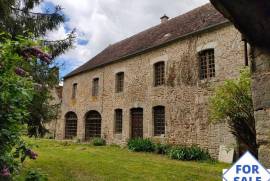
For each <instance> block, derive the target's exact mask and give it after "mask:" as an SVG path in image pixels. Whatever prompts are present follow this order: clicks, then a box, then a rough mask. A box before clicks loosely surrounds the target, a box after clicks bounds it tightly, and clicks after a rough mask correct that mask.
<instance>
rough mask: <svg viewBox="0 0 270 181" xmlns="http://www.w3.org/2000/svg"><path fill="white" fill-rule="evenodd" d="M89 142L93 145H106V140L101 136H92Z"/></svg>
mask: <svg viewBox="0 0 270 181" xmlns="http://www.w3.org/2000/svg"><path fill="white" fill-rule="evenodd" d="M91 144H92V145H94V146H105V145H106V141H105V140H104V139H102V138H93V139H92V140H91Z"/></svg>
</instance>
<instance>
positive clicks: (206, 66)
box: [199, 49, 216, 80]
mask: <svg viewBox="0 0 270 181" xmlns="http://www.w3.org/2000/svg"><path fill="white" fill-rule="evenodd" d="M199 63H200V64H199V66H200V79H201V80H203V79H209V78H212V77H215V76H216V70H215V52H214V49H209V50H204V51H201V52H200V53H199Z"/></svg>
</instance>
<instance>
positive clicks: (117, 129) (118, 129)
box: [115, 109, 123, 134]
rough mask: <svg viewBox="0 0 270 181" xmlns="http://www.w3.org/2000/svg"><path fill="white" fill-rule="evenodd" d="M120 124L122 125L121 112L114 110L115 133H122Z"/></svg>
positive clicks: (120, 110)
mask: <svg viewBox="0 0 270 181" xmlns="http://www.w3.org/2000/svg"><path fill="white" fill-rule="evenodd" d="M122 124H123V111H122V109H116V110H115V133H116V134H121V133H122Z"/></svg>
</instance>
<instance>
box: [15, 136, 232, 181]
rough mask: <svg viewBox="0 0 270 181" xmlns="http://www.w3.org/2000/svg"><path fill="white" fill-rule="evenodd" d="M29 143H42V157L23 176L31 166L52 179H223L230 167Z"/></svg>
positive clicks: (30, 162)
mask: <svg viewBox="0 0 270 181" xmlns="http://www.w3.org/2000/svg"><path fill="white" fill-rule="evenodd" d="M27 140H28V139H27ZM28 142H30V143H33V144H37V145H39V147H38V148H34V149H33V150H35V151H36V152H37V153H38V154H39V157H38V159H37V160H34V161H33V160H27V161H26V162H25V163H24V165H23V171H22V175H24V174H25V173H26V171H27V170H28V169H29V168H39V169H41V170H42V172H45V173H47V174H48V176H49V180H52V181H73V180H74V181H75V180H76V181H90V180H108V181H113V180H147V181H151V180H153V181H157V180H162V181H166V180H179V181H181V180H183V181H191V180H194V181H195V180H196V181H212V180H217V181H220V180H221V172H222V169H223V168H226V167H229V165H227V164H221V163H216V164H213V163H200V162H181V161H176V160H170V159H168V158H167V157H166V156H160V155H155V154H147V153H133V152H130V151H128V150H127V149H121V148H118V147H116V146H106V147H93V146H89V145H82V144H72V143H71V144H68V145H65V144H64V142H56V141H52V140H28ZM19 180H22V179H19Z"/></svg>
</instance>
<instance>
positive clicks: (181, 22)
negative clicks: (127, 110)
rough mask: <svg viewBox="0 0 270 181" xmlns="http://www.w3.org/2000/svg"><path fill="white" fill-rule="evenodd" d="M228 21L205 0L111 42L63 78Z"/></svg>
mask: <svg viewBox="0 0 270 181" xmlns="http://www.w3.org/2000/svg"><path fill="white" fill-rule="evenodd" d="M225 22H228V20H227V19H225V18H224V17H223V16H222V15H221V14H220V13H219V12H218V11H217V10H216V9H215V8H214V7H213V6H212V5H211V4H206V5H204V6H201V7H199V8H196V9H194V10H192V11H189V12H188V13H185V14H183V15H180V16H178V17H175V18H173V19H170V20H168V21H167V22H164V23H161V24H159V25H157V26H155V27H152V28H150V29H147V30H145V31H143V32H141V33H138V34H136V35H134V36H132V37H130V38H127V39H125V40H122V41H120V42H118V43H115V44H113V45H110V46H108V47H107V48H106V49H105V50H103V51H102V52H101V53H99V54H98V55H96V56H95V57H94V58H92V59H91V60H89V61H88V62H86V63H85V64H83V65H82V66H80V67H78V68H77V69H75V70H74V71H72V72H71V73H69V74H68V75H66V76H65V77H64V78H68V77H72V76H74V75H77V74H79V73H82V72H85V71H89V70H92V69H94V68H97V67H100V66H103V65H106V64H109V63H112V62H114V61H117V60H120V59H124V58H126V57H128V56H132V55H135V54H138V53H141V52H144V51H146V50H149V49H151V48H155V47H158V46H160V45H163V44H165V43H168V42H170V41H173V40H175V39H177V38H180V37H183V36H186V35H189V34H191V33H195V32H198V31H200V30H203V29H206V28H210V27H213V26H216V25H219V24H222V23H225Z"/></svg>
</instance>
